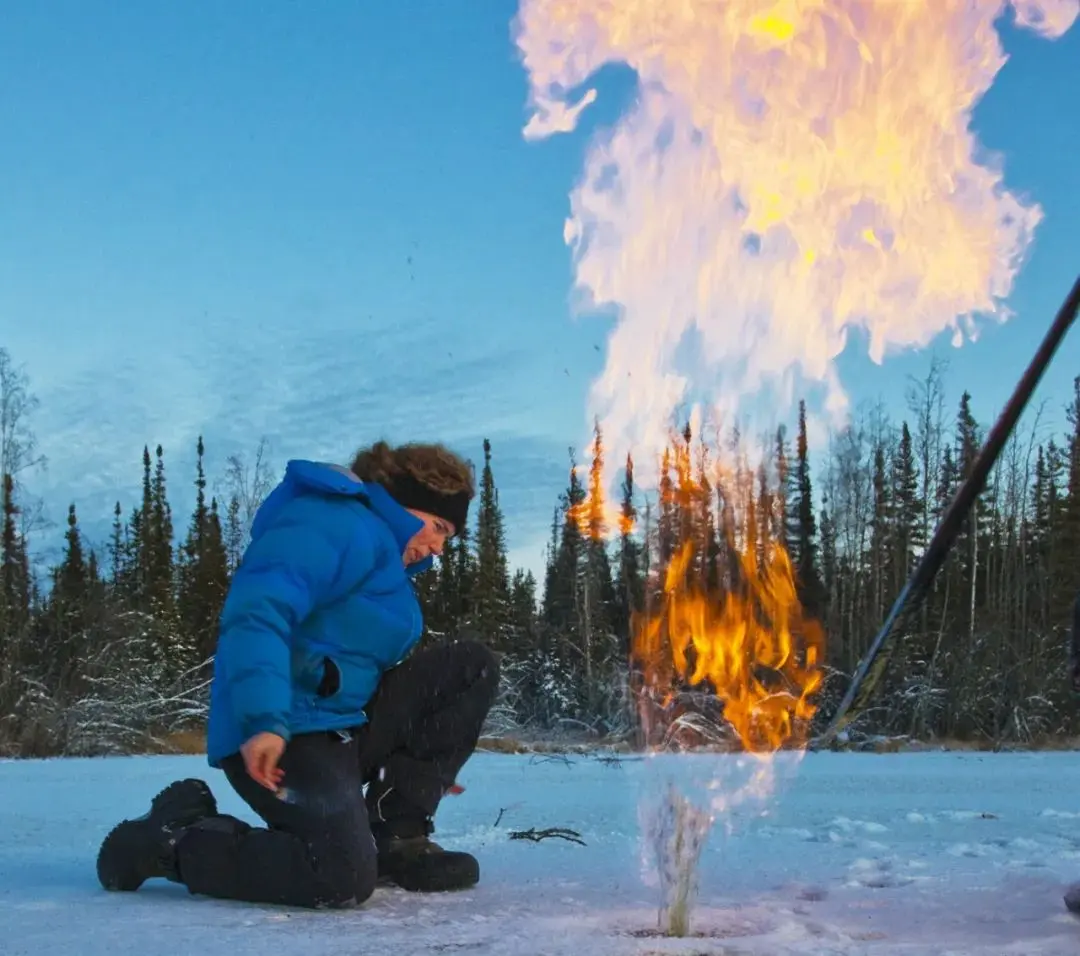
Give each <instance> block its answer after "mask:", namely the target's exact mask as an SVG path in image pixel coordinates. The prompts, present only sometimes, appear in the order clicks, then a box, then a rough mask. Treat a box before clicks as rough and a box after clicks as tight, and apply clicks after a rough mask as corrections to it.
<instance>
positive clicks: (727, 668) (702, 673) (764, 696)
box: [634, 542, 824, 753]
mask: <svg viewBox="0 0 1080 956" xmlns="http://www.w3.org/2000/svg"><path fill="white" fill-rule="evenodd" d="M691 555H692V548H691V547H690V546H688V545H683V546H682V548H681V550H680V551H679V553H678V555H677V556H676V558H675V560H673V561H672V562H671V564H670V565H669V566H668V569H667V573H666V575H665V583H664V595H663V605H662V609H661V611H660V612H659V613H658V614H656V615H654V616H652V617H651V618H648V619H646V620H645V621H644V624H643V627H642V628H641V629H640V631H639V632H638V633H637V635H636V637H635V642H634V646H635V654H636V656H637V657H638V658H639V659H641V660H642V661H643V662H644V664H645V668H646V672H647V673H648V674H649V675H650V679H651V680H653V681H655V680H656V679H657V677H658V676H659V675H660V674H662V673H663V664H664V663H665V662H667V661H669V660H670V663H671V666H672V668H673V670H674V675H665V676H666V677H667V680H666V681H665V683H667V684H669V685H670V684H674V683H677V682H682V683H685V684H686V685H687V686H689V687H694V688H701V687H707V688H708V689H709V693H711V694H714V695H715V696H716V698H717V699H718V700H719V701H720V702H721V703H722V705H723V721H724V724H725V725H726V726H728V727H730V729H731V731H732V732H733V733H734V734H735V736H736V737H737V739H738V743H739V745H740V746H741V749H743V750H746V751H748V752H750V753H772V752H775V751H777V750H779V749H781V748H783V747H800V746H802V745H804V744H805V742H806V737H807V732H808V729H809V726H810V721H811V719H812V718H813V716H814V713H815V711H816V705H815V703H814V700H813V695H814V694H815V693H816V692H817V690H818V689H819V687H820V685H821V670H820V665H821V664H822V662H823V656H824V633H823V631H822V629H821V626H820V625H819V624H818V622H816V621H814V620H812V619H810V618H808V617H806V616H805V615H804V614H803V611H802V608H801V605H800V603H799V600H798V597H797V595H796V591H795V584H794V578H793V575H792V568H791V561H790V559H789V557H788V554H787V551H786V549H785V548H784V547H783V546H782V545H780V544H779V543H776V542H774V543H773V545H772V546H771V547H770V548H769V554H768V556H767V558H766V561H765V565H764V567H758V566H757V556H756V555H755V554H753V553H751V552H749V551H748V550H743V551H741V552H738V567H739V569H740V572H741V576H742V578H743V580H744V581H745V588H744V591H743V593H739V592H738V591H731V592H728V593H727V594H724V595H723V596H722V597H720V599H719V600H718V601H717V600H716V598H715V597H714V596H710V595H709V594H708V593H707V592H705V591H703V590H702V589H701V588H700V587H696V586H695V585H693V584H688V583H687V580H686V578H687V570H688V565H689V560H690V557H691ZM668 694H669V695H670V690H669V691H668ZM670 699H671V698H670V697H669V700H670Z"/></svg>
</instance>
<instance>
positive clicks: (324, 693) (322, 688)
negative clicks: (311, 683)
mask: <svg viewBox="0 0 1080 956" xmlns="http://www.w3.org/2000/svg"><path fill="white" fill-rule="evenodd" d="M339 690H341V670H340V669H339V668H338V666H337V663H336V662H335V661H334V659H333V658H331V657H324V658H323V661H322V679H321V680H320V681H319V686H318V687H317V688H316V689H315V695H316V696H317V697H333V696H334V694H336V693H337V692H338V691H339Z"/></svg>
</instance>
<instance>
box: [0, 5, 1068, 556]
mask: <svg viewBox="0 0 1080 956" xmlns="http://www.w3.org/2000/svg"><path fill="white" fill-rule="evenodd" d="M514 14H515V3H513V2H511V0H489V2H485V3H476V2H473V0H442V2H435V0H409V2H401V3H395V4H321V5H315V6H309V5H298V4H293V3H284V2H279V0H271V2H266V3H260V4H254V3H245V2H237V3H230V4H210V3H192V4H144V3H134V2H128V3H119V2H104V0H103V2H98V3H94V4H89V3H81V2H60V0H54V2H50V3H46V4H22V5H9V7H8V8H7V9H6V10H5V13H4V18H3V25H2V27H0V141H2V144H3V147H2V148H0V183H2V189H3V198H2V201H0V346H4V347H6V348H8V350H9V351H10V352H11V354H12V356H13V358H14V359H15V361H16V363H18V364H21V365H23V366H25V368H26V371H27V372H28V374H29V376H30V378H31V384H32V388H33V391H34V392H35V393H36V394H37V396H38V397H39V399H40V401H41V406H40V409H39V410H38V412H37V413H36V415H35V418H34V420H33V426H34V429H35V431H36V433H37V435H38V438H39V441H40V444H41V449H42V451H43V452H44V453H45V454H46V455H47V456H48V459H49V466H48V470H47V472H45V473H43V474H40V475H36V476H32V477H31V478H30V479H28V484H29V485H30V486H31V489H32V490H33V491H35V492H37V493H38V494H41V495H44V496H45V499H46V502H47V504H48V507H49V512H50V515H51V517H52V518H53V519H54V520H55V521H57V522H61V521H62V518H63V514H64V511H65V509H66V505H67V503H68V502H69V501H74V502H75V503H76V505H77V507H78V509H79V512H80V515H81V516H82V520H83V524H84V528H85V530H86V531H87V533H88V535H89V536H90V537H91V539H92V540H103V539H104V537H105V534H106V531H107V526H108V522H109V520H110V516H111V508H112V505H113V503H114V502H115V501H116V500H117V499H119V500H120V501H121V502H122V503H123V506H124V508H125V510H127V509H128V508H130V506H131V504H132V502H133V501H134V498H135V495H136V494H137V486H138V481H139V462H140V455H141V451H142V446H143V445H144V444H145V443H149V444H151V446H153V444H155V443H157V442H160V443H162V444H163V446H164V448H165V452H166V456H167V462H168V465H169V474H170V478H171V486H172V489H173V501H174V507H175V509H176V510H177V511H178V512H180V514H181V515H182V520H183V521H186V518H187V510H188V507H189V505H190V500H191V499H190V494H189V489H190V479H191V477H193V462H194V447H195V442H196V438H197V436H198V435H199V434H200V433H202V434H203V435H204V436H205V440H206V444H207V452H208V456H207V457H208V465H209V469H210V471H211V475H212V476H213V475H214V473H215V472H220V468H221V465H222V463H223V461H224V459H225V457H226V456H227V455H229V454H232V453H235V452H245V453H250V452H251V451H253V450H254V448H255V446H256V444H257V443H258V441H259V438H260V436H263V435H265V436H267V438H268V439H269V441H270V444H271V450H272V453H273V457H274V461H275V464H276V465H277V466H278V467H280V465H281V464H282V463H283V462H284V461H285V459H287V458H289V457H313V458H329V459H338V460H341V459H345V458H347V457H348V456H349V455H350V453H351V452H352V450H353V449H354V448H355V447H356V446H357V445H359V444H362V443H366V442H367V441H370V440H372V439H374V438H378V437H387V438H389V439H391V440H406V439H410V438H420V439H428V438H436V439H443V440H447V441H450V442H452V443H453V444H455V445H456V446H458V447H460V448H461V449H463V450H464V451H466V452H468V453H470V454H472V455H474V456H476V457H477V458H479V456H480V452H481V449H480V443H481V441H482V439H483V438H484V437H485V436H486V437H489V438H490V439H491V440H492V443H493V447H494V452H495V467H496V476H497V481H498V484H499V486H500V489H501V495H502V502H503V505H504V507H505V509H506V512H507V516H508V524H509V530H510V544H511V547H512V549H513V553H512V555H511V559H512V562H513V563H514V564H516V565H527V566H530V567H533V568H538V567H539V566H540V564H541V562H542V548H543V544H544V541H545V539H546V536H547V527H548V525H549V523H550V518H551V510H552V508H553V507H554V505H555V503H556V498H557V495H558V493H559V491H560V490H561V488H562V487H563V485H564V483H565V474H566V462H567V458H566V454H567V447H568V446H569V445H571V444H575V445H578V446H579V447H580V446H581V445H582V444H583V441H584V439H585V437H586V436H587V424H588V423H587V420H586V411H585V410H586V404H587V393H588V389H589V385H590V382H591V380H592V379H593V378H594V377H595V376H596V375H597V374H598V373H599V372H600V370H601V369H602V367H603V363H604V354H603V352H604V344H605V336H606V333H607V331H608V328H609V325H608V323H607V320H604V319H600V318H581V317H575V316H574V315H573V314H572V312H571V309H570V307H569V301H570V285H571V280H572V271H571V261H570V254H569V252H568V250H567V248H566V246H565V245H564V242H563V236H562V229H563V221H564V219H565V217H566V214H567V211H568V198H567V197H568V194H569V192H570V190H571V189H572V187H573V185H574V183H575V181H576V178H577V176H578V174H579V171H580V168H581V164H582V160H583V156H584V154H585V149H586V147H587V144H588V141H589V137H590V136H591V135H592V134H593V133H594V132H595V131H597V130H598V129H602V128H603V127H604V126H606V125H608V124H610V123H612V122H613V121H615V120H616V119H617V117H618V115H619V112H620V110H621V109H622V108H623V107H624V106H625V105H626V103H627V101H628V98H629V97H630V96H631V95H632V91H633V88H632V82H631V78H630V77H628V76H626V75H624V74H622V73H619V72H618V71H614V72H610V73H606V74H605V75H604V76H602V77H601V78H600V81H599V90H600V96H599V99H598V102H597V104H596V106H595V107H594V108H592V109H590V110H589V111H588V113H587V115H586V116H585V117H584V118H583V121H582V123H581V124H580V126H579V128H578V129H577V130H575V132H573V133H572V134H569V135H566V136H561V137H555V138H552V139H547V140H543V141H540V142H526V141H525V139H524V138H523V136H522V128H523V125H524V123H525V121H526V119H527V112H526V76H525V74H524V72H523V70H522V67H521V65H520V63H519V61H518V57H517V53H516V51H515V48H514V44H513V39H512V36H511V19H512V17H513V16H514ZM1003 33H1004V39H1005V46H1006V50H1007V52H1008V53H1009V54H1010V57H1011V59H1010V61H1009V63H1007V64H1006V66H1005V67H1004V69H1003V70H1002V72H1001V74H1000V75H999V77H998V79H997V82H996V84H995V86H994V87H993V88H992V89H991V91H990V92H989V93H988V94H987V96H986V97H985V99H984V100H983V102H982V103H981V104H980V106H979V108H978V109H977V111H976V114H975V127H976V129H977V130H978V132H979V135H980V138H981V140H982V142H983V143H984V144H985V145H986V146H988V147H989V148H991V149H993V150H997V151H1000V152H1002V153H1003V154H1004V156H1005V171H1006V181H1007V183H1008V184H1009V185H1010V187H1011V188H1013V189H1016V190H1018V191H1020V192H1022V193H1023V194H1025V195H1027V196H1030V197H1031V198H1033V199H1034V200H1036V201H1037V202H1038V203H1039V204H1041V206H1042V207H1043V210H1044V214H1045V218H1044V221H1043V222H1042V224H1041V225H1040V227H1039V230H1038V233H1037V236H1036V240H1035V243H1034V245H1033V247H1032V250H1031V255H1030V259H1029V261H1028V262H1027V264H1026V265H1025V267H1024V269H1023V271H1022V273H1021V275H1020V277H1019V279H1018V281H1017V284H1016V288H1015V291H1014V294H1013V296H1012V297H1011V299H1010V305H1011V306H1012V308H1013V309H1014V311H1015V312H1016V316H1015V318H1013V319H1012V320H1010V321H1009V322H1008V323H1006V324H1004V325H1000V326H992V327H988V328H986V329H985V330H984V331H983V333H982V335H981V337H980V339H979V341H977V342H975V343H969V344H967V345H965V346H964V347H963V348H962V349H960V350H953V349H951V348H950V347H949V344H948V339H947V337H943V340H942V341H940V342H935V343H934V345H933V346H932V348H931V349H929V350H924V351H922V352H919V353H910V354H905V355H901V356H896V357H891V358H889V359H887V360H886V362H885V364H884V366H882V367H878V366H874V365H872V364H871V363H870V362H869V361H868V360H867V359H866V358H865V343H862V342H860V341H858V339H857V337H854V338H853V340H852V342H851V343H850V345H849V347H848V350H847V352H846V353H845V354H844V356H843V357H842V359H841V361H840V374H841V379H842V381H843V383H844V385H845V386H846V388H847V389H848V391H849V392H850V394H851V396H852V398H853V400H855V401H859V400H863V399H874V398H877V397H881V398H882V399H884V400H885V402H886V403H887V404H888V405H889V406H890V407H892V408H894V409H896V410H897V411H899V410H901V408H902V402H903V393H904V389H905V386H906V384H907V376H908V375H911V374H914V375H920V374H922V373H923V372H924V371H925V369H926V367H927V364H928V357H929V352H930V351H939V352H941V353H943V354H946V355H948V356H949V358H950V372H949V379H948V384H949V388H950V391H949V401H950V403H952V402H954V401H955V400H956V398H957V396H958V394H959V391H960V390H961V389H962V388H963V387H967V388H969V389H970V390H971V391H972V392H973V393H974V398H975V408H976V412H977V414H979V415H980V416H981V417H982V418H983V419H984V420H986V419H988V418H989V417H990V416H991V415H993V414H994V413H995V412H996V411H997V409H998V408H999V407H1000V405H1001V404H1002V403H1003V402H1004V400H1005V399H1006V398H1007V395H1008V393H1009V391H1011V389H1012V387H1013V384H1014V382H1015V380H1016V379H1017V378H1018V377H1019V375H1020V374H1021V372H1022V370H1023V367H1024V365H1025V364H1026V363H1027V361H1028V359H1029V357H1030V355H1031V353H1032V352H1033V351H1034V349H1035V348H1036V345H1037V343H1038V340H1039V339H1040V338H1041V336H1042V334H1043V332H1044V330H1045V327H1046V325H1047V324H1048V323H1049V321H1050V319H1051V317H1052V315H1053V313H1054V311H1055V310H1056V308H1057V306H1058V305H1059V303H1060V301H1061V299H1062V298H1063V297H1064V295H1065V293H1066V292H1067V290H1068V288H1069V286H1070V285H1071V283H1072V282H1073V280H1074V278H1075V276H1076V274H1077V272H1078V270H1080V238H1078V237H1077V231H1076V223H1077V222H1080V172H1078V168H1080V162H1078V159H1077V157H1078V156H1080V116H1078V113H1077V108H1076V99H1075V97H1076V92H1075V91H1076V90H1077V89H1078V88H1080V29H1077V28H1076V27H1074V28H1073V29H1072V30H1071V31H1070V32H1069V33H1067V34H1066V35H1065V37H1063V38H1062V39H1060V40H1058V41H1055V42H1048V41H1046V40H1043V39H1039V38H1037V37H1034V36H1031V35H1029V34H1018V33H1016V32H1014V31H1012V30H1010V29H1009V28H1008V27H1007V26H1005V27H1003ZM1078 373H1080V332H1077V333H1074V335H1073V337H1072V338H1070V339H1069V340H1068V341H1067V343H1066V344H1065V346H1064V347H1063V349H1062V350H1061V352H1060V353H1059V355H1058V358H1057V360H1056V362H1055V364H1054V366H1053V368H1052V369H1051V371H1050V372H1049V374H1048V376H1047V379H1046V381H1045V382H1044V384H1043V386H1042V388H1041V389H1040V391H1039V394H1038V398H1039V399H1047V400H1048V401H1049V403H1050V409H1049V412H1050V413H1051V415H1052V422H1053V424H1055V425H1056V426H1058V427H1062V426H1063V423H1064V416H1063V413H1062V412H1061V406H1062V405H1063V403H1064V402H1065V401H1066V400H1067V398H1068V393H1069V392H1070V390H1071V379H1072V377H1073V376H1074V375H1076V374H1078Z"/></svg>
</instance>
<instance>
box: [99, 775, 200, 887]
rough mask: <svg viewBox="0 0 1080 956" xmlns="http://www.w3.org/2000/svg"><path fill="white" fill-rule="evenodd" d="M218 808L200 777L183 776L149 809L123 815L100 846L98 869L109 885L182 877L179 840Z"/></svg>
mask: <svg viewBox="0 0 1080 956" xmlns="http://www.w3.org/2000/svg"><path fill="white" fill-rule="evenodd" d="M216 813H217V801H216V800H214V795H213V794H212V793H211V792H210V788H209V787H208V786H207V785H206V784H205V783H203V781H201V780H179V781H177V782H176V783H171V784H169V786H167V787H166V788H165V789H164V790H162V791H161V793H159V794H158V795H157V796H156V797H154V799H153V801H152V802H151V804H150V810H149V812H148V813H146V814H145V815H143V816H141V817H138V818H137V819H135V820H124V821H123V822H122V823H120V824H119V825H118V826H116V827H115V828H114V829H113V831H112V832H111V833H110V834H109V835H108V836H107V837H105V839H104V841H103V842H102V844H101V849H100V850H99V851H98V858H97V874H98V880H99V881H100V882H101V885H102V886H103V887H105V889H107V890H123V891H127V892H132V891H134V890H137V889H138V888H139V887H140V886H142V885H143V883H144V882H145V881H146V880H149V879H153V878H154V877H163V878H164V879H167V880H172V881H173V882H179V880H180V875H179V873H178V872H177V868H176V844H177V841H178V840H179V839H180V837H181V836H182V835H183V834H184V832H185V828H186V827H188V826H190V825H191V824H193V823H196V822H198V821H199V820H202V819H204V818H205V817H212V816H214V815H215V814H216Z"/></svg>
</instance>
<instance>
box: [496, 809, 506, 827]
mask: <svg viewBox="0 0 1080 956" xmlns="http://www.w3.org/2000/svg"><path fill="white" fill-rule="evenodd" d="M504 813H506V807H499V815H498V816H497V817H496V818H495V826H498V825H499V822H500V821H501V820H502V818H503V814H504Z"/></svg>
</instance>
